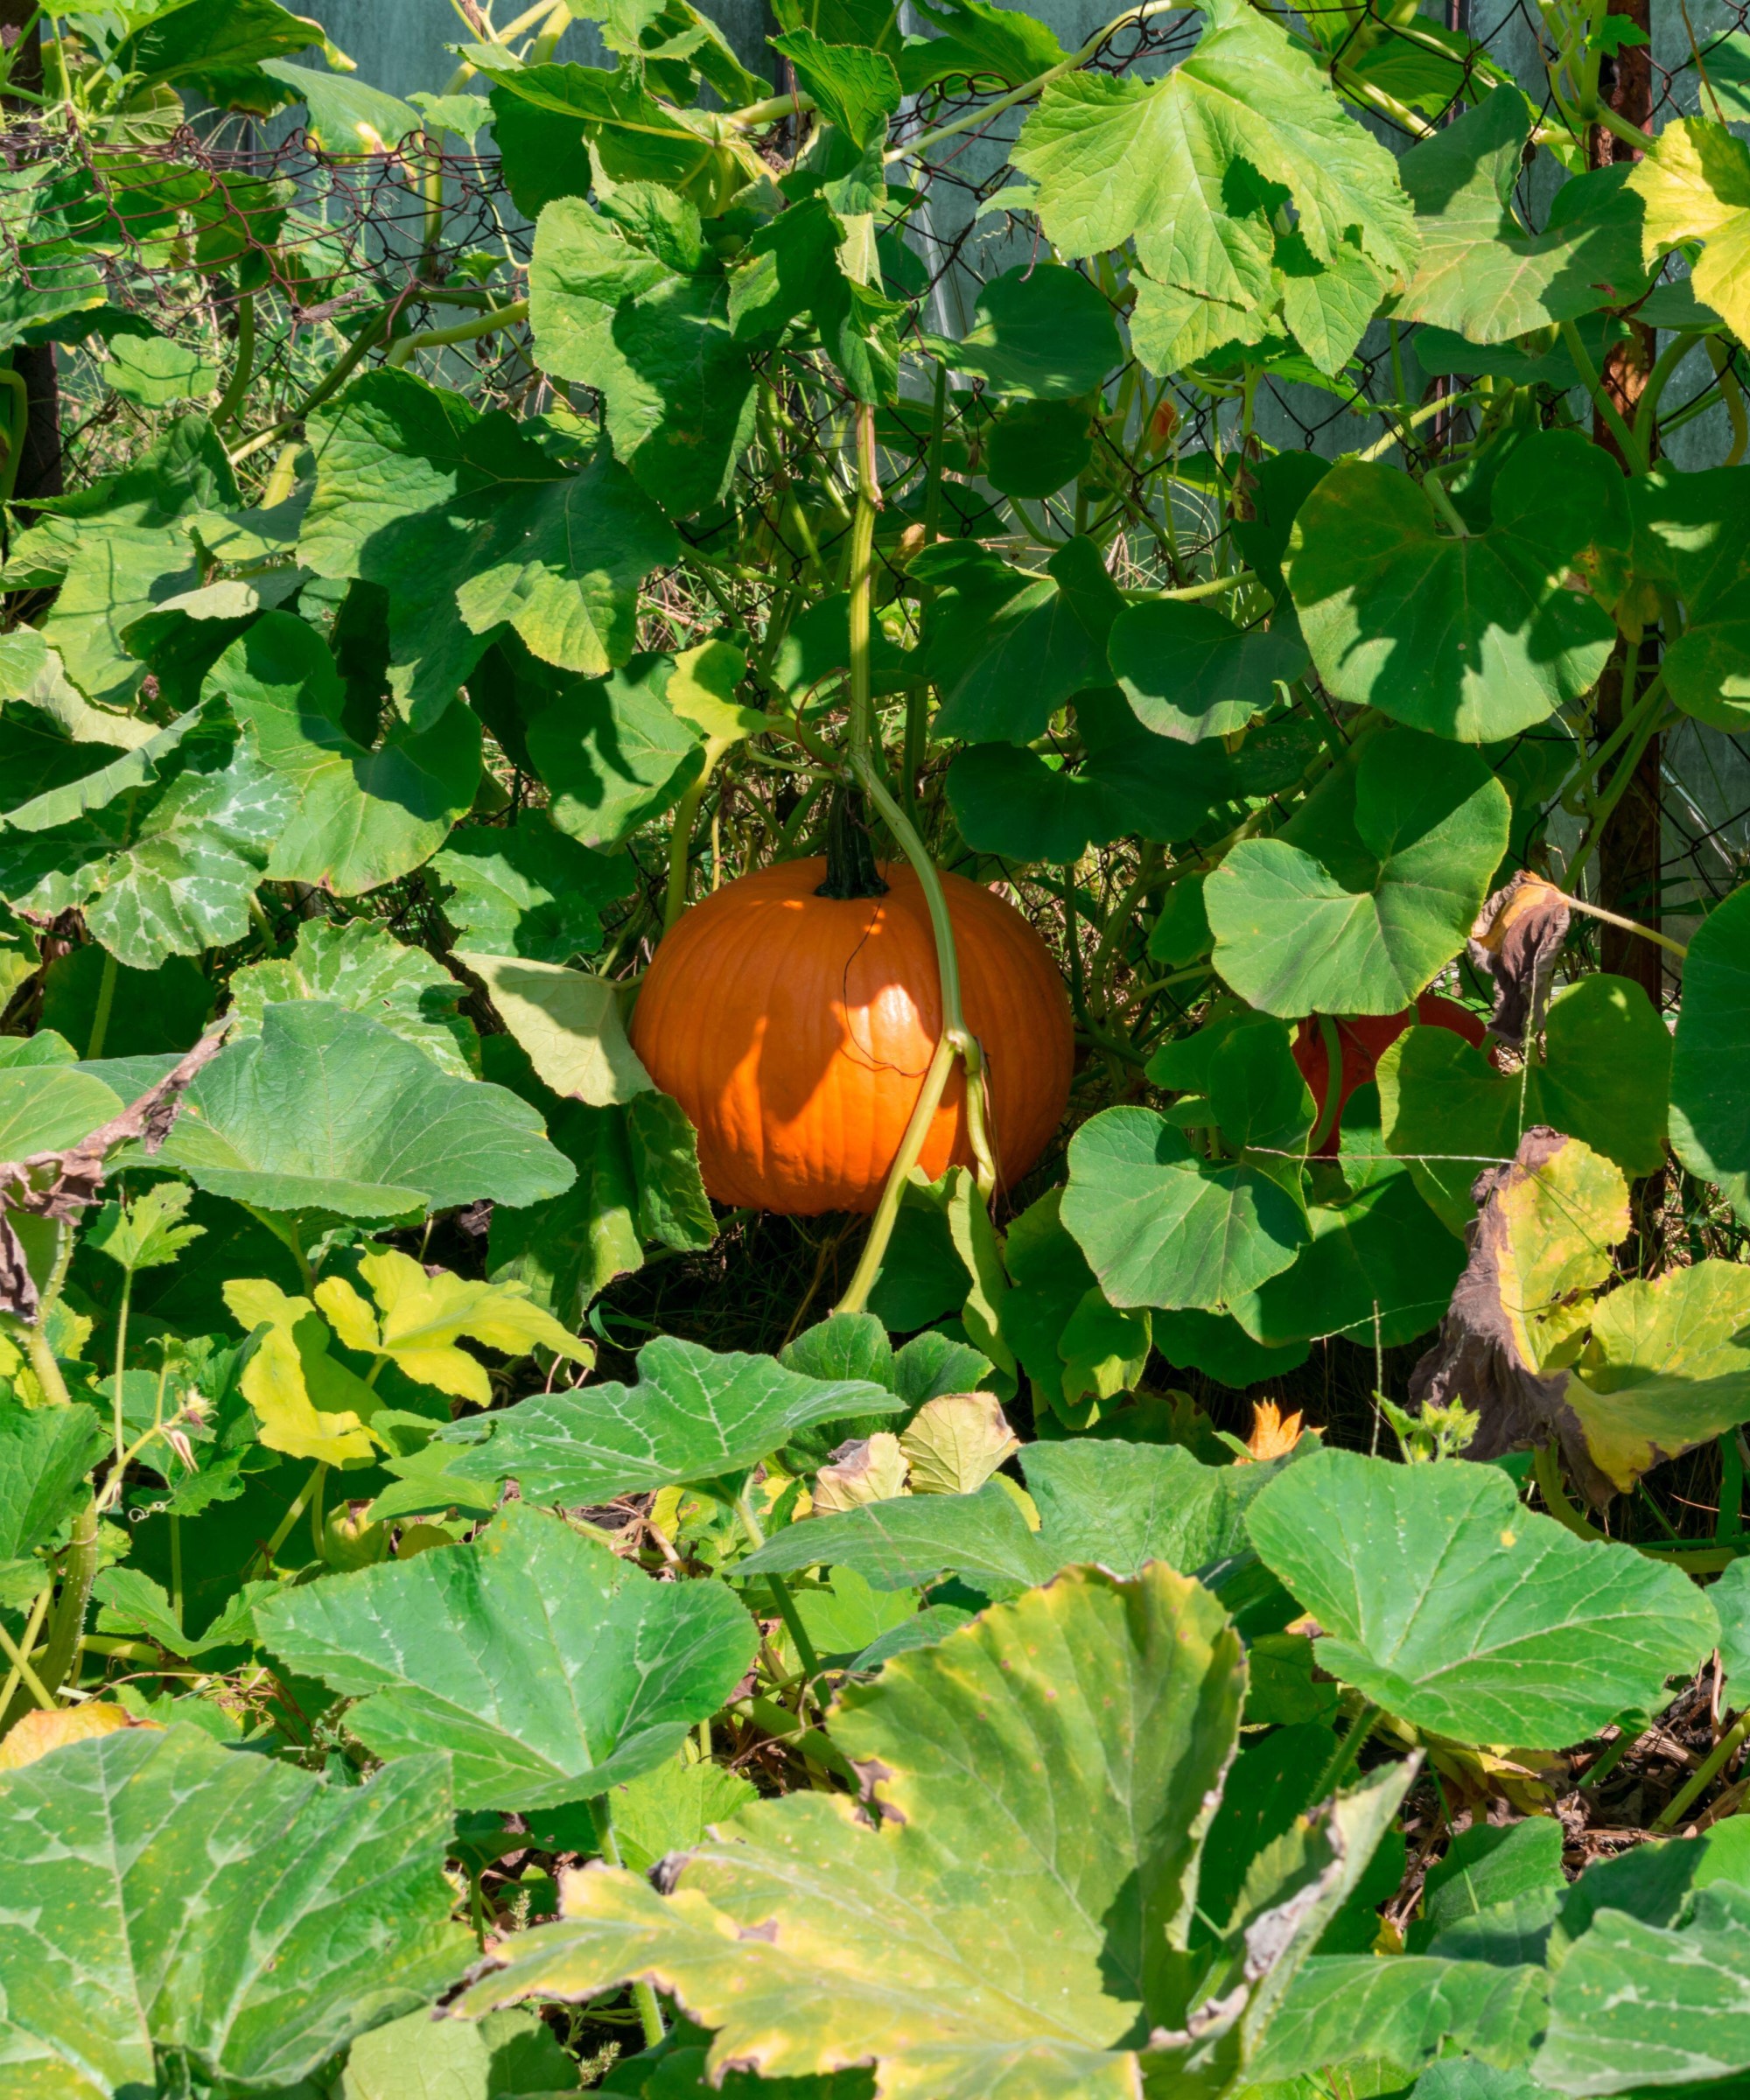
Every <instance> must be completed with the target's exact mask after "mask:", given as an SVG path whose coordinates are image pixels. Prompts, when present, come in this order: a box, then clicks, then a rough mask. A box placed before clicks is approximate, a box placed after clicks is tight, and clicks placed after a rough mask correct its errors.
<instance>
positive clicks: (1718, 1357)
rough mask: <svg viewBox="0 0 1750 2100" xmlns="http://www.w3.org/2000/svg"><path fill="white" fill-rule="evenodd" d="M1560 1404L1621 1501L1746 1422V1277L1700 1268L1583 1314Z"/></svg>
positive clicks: (1628, 1291) (1710, 1265)
mask: <svg viewBox="0 0 1750 2100" xmlns="http://www.w3.org/2000/svg"><path fill="white" fill-rule="evenodd" d="M1566 1399H1567V1404H1568V1405H1569V1407H1570V1408H1572V1410H1573V1411H1574V1413H1575V1414H1576V1415H1577V1416H1578V1417H1579V1423H1580V1428H1581V1430H1582V1431H1583V1432H1584V1433H1585V1436H1586V1448H1587V1449H1588V1450H1589V1451H1590V1452H1591V1453H1592V1456H1593V1461H1594V1462H1595V1463H1596V1465H1597V1466H1598V1467H1599V1468H1600V1471H1602V1472H1603V1473H1604V1474H1607V1476H1608V1477H1609V1479H1610V1480H1611V1481H1612V1482H1613V1484H1614V1486H1616V1487H1617V1488H1621V1490H1622V1491H1623V1492H1624V1493H1625V1494H1626V1493H1627V1492H1628V1489H1629V1488H1632V1487H1633V1486H1634V1485H1635V1481H1637V1480H1638V1479H1639V1478H1640V1476H1641V1475H1642V1474H1643V1473H1646V1472H1647V1471H1649V1469H1650V1468H1651V1467H1655V1466H1656V1465H1658V1464H1659V1463H1660V1461H1661V1460H1664V1459H1674V1458H1676V1457H1677V1456H1678V1454H1679V1453H1682V1452H1685V1451H1689V1450H1691V1448H1692V1447H1693V1446H1696V1445H1698V1444H1701V1443H1705V1442H1706V1441H1707V1440H1708V1439H1711V1438H1713V1437H1717V1436H1719V1434H1720V1433H1721V1432H1723V1431H1725V1430H1728V1429H1731V1428H1733V1427H1734V1426H1735V1425H1737V1424H1738V1423H1740V1422H1742V1421H1745V1420H1747V1419H1750V1269H1746V1268H1744V1267H1743V1266H1742V1265H1741V1264H1739V1263H1736V1262H1723V1261H1702V1262H1698V1263H1696V1264H1695V1265H1694V1266H1693V1267H1692V1268H1689V1269H1674V1270H1672V1271H1670V1272H1669V1274H1667V1275H1664V1276H1662V1277H1659V1278H1656V1279H1655V1280H1654V1281H1653V1282H1651V1283H1642V1282H1639V1281H1633V1282H1629V1283H1626V1284H1624V1285H1622V1286H1621V1289H1620V1290H1616V1291H1613V1292H1611V1294H1610V1295H1609V1297H1608V1298H1606V1299H1600V1301H1599V1303H1598V1305H1597V1306H1596V1307H1595V1308H1594V1309H1593V1318H1592V1339H1591V1340H1590V1341H1588V1342H1587V1344H1586V1351H1585V1354H1584V1355H1582V1356H1581V1358H1580V1361H1579V1367H1578V1370H1577V1373H1576V1376H1574V1377H1573V1378H1572V1379H1571V1380H1570V1381H1569V1383H1568V1390H1567V1394H1566Z"/></svg>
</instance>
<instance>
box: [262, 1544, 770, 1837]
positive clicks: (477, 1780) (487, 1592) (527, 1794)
mask: <svg viewBox="0 0 1750 2100" xmlns="http://www.w3.org/2000/svg"><path fill="white" fill-rule="evenodd" d="M255 1619H256V1624H257V1626H258V1628H259V1629H260V1632H261V1637H262V1641H263V1642H264V1643H265V1644H266V1645H267V1647H268V1648H269V1649H271V1650H272V1651H273V1653H274V1654H276V1655H277V1656H280V1657H281V1658H282V1659H283V1661H284V1662H285V1663H289V1664H290V1667H291V1668H292V1669H293V1670H297V1671H298V1672H299V1673H300V1674H301V1675H304V1676H306V1677H321V1678H322V1679H324V1680H325V1682H326V1683H327V1684H331V1685H332V1686H333V1688H334V1690H335V1691H339V1692H341V1693H344V1694H345V1695H346V1697H348V1698H353V1699H356V1700H358V1701H359V1702H360V1703H359V1704H358V1705H354V1706H353V1707H352V1708H351V1709H350V1710H349V1712H348V1715H347V1722H346V1725H347V1726H348V1728H350V1729H351V1730H352V1732H353V1733H354V1734H355V1735H357V1736H358V1737H359V1739H360V1741H362V1742H363V1743H364V1744H366V1746H367V1747H368V1748H369V1749H371V1750H372V1751H374V1753H375V1754H376V1755H377V1756H379V1757H383V1758H401V1757H407V1756H410V1755H413V1754H416V1753H418V1752H421V1751H425V1750H437V1749H444V1750H447V1751H449V1752H450V1753H451V1756H452V1757H453V1759H454V1761H455V1775H456V1777H455V1784H456V1799H457V1802H458V1805H460V1806H461V1807H463V1808H499V1809H509V1808H518V1809H531V1808H546V1807H553V1806H556V1805H558V1804H559V1803H563V1802H568V1801H579V1800H583V1799H585V1798H588V1797H590V1796H595V1795H598V1794H605V1793H606V1791H607V1789H609V1788H610V1787H611V1786H614V1785H617V1784H619V1783H620V1782H621V1781H623V1780H629V1779H635V1778H637V1777H638V1776H639V1775H641V1773H645V1772H650V1771H654V1770H655V1768H656V1767H657V1766H659V1765H661V1764H663V1763H665V1762H666V1761H668V1760H669V1758H671V1757H673V1756H674V1755H675V1754H676V1753H677V1752H678V1750H679V1749H680V1747H681V1743H682V1740H683V1737H684V1736H685V1734H686V1733H687V1731H688V1729H689V1728H690V1727H692V1726H696V1725H697V1723H698V1722H700V1721H702V1720H705V1719H709V1717H710V1716H711V1714H713V1713H715V1712H716V1711H717V1709H718V1707H719V1706H720V1705H722V1704H723V1702H724V1700H725V1699H726V1698H728V1697H729V1695H730V1693H731V1692H732V1691H733V1690H734V1689H735V1686H736V1684H738V1683H739V1680H740V1678H741V1677H742V1675H743V1674H744V1672H745V1671H746V1669H747V1666H748V1664H749V1663H751V1662H752V1661H753V1650H754V1648H755V1645H756V1642H757V1640H758V1633H757V1629H756V1628H755V1627H754V1624H753V1621H752V1620H751V1619H750V1618H749V1617H748V1615H747V1614H746V1612H745V1611H743V1610H742V1608H741V1607H740V1605H739V1603H738V1602H737V1601H736V1600H735V1599H734V1597H732V1595H731V1594H730V1593H729V1592H728V1591H727V1590H726V1589H724V1588H722V1587H721V1586H718V1585H716V1584H712V1583H692V1582H689V1583H662V1582H655V1581H653V1580H652V1579H650V1578H649V1577H648V1576H647V1575H645V1574H643V1573H641V1572H640V1571H639V1569H638V1568H637V1567H635V1566H634V1565H632V1564H630V1563H628V1562H627V1561H624V1560H620V1559H618V1558H616V1557H615V1556H614V1554H613V1552H612V1551H610V1549H609V1548H608V1547H607V1546H606V1545H603V1544H599V1543H598V1542H597V1541H596V1540H593V1539H589V1538H584V1537H581V1536H580V1535H579V1534H578V1533H577V1532H575V1531H573V1530H571V1529H570V1526H569V1525H568V1524H566V1523H563V1521H562V1520H561V1519H560V1518H558V1517H556V1516H546V1515H544V1514H542V1513H541V1512H539V1511H537V1510H535V1509H530V1508H528V1507H526V1506H523V1505H520V1504H513V1505H512V1506H511V1508H510V1509H507V1510H506V1511H505V1512H504V1513H503V1514H502V1515H501V1516H499V1517H497V1518H496V1519H495V1520H494V1521H493V1523H492V1524H491V1525H490V1526H489V1527H488V1529H487V1530H485V1531H484V1532H482V1533H481V1535H480V1537H479V1538H478V1539H477V1540H476V1541H475V1542H474V1544H472V1545H470V1546H452V1547H449V1548H440V1549H438V1550H437V1551H432V1552H429V1553H422V1554H420V1555H419V1556H417V1558H415V1559H413V1560H411V1561H409V1562H406V1563H402V1562H385V1563H383V1564H382V1565H381V1566H378V1567H374V1568H365V1569H362V1570H360V1572H358V1573H357V1574H353V1575H343V1576H339V1577H336V1578H331V1579H329V1580H328V1581H325V1582H320V1583H315V1584H311V1585H309V1586H305V1587H303V1588H300V1589H296V1590H287V1591H283V1592H282V1593H281V1594H280V1595H279V1596H278V1597H276V1599H274V1600H273V1601H272V1602H270V1603H268V1604H264V1605H261V1606H258V1607H256V1614H255Z"/></svg>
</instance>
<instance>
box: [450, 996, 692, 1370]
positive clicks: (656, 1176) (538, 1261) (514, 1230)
mask: <svg viewBox="0 0 1750 2100" xmlns="http://www.w3.org/2000/svg"><path fill="white" fill-rule="evenodd" d="M482 1048H483V1051H484V1053H485V1062H486V1070H487V1072H488V1073H489V1074H490V1075H492V1076H493V1078H494V1079H496V1080H498V1081H499V1082H500V1083H501V1084H503V1085H505V1086H507V1087H509V1088H510V1089H512V1090H513V1091H514V1092H516V1093H518V1094H520V1095H521V1096H522V1098H523V1099H524V1100H525V1101H527V1102H528V1103H530V1105H531V1106H533V1107H534V1108H535V1110H537V1111H538V1112H539V1113H540V1114H541V1115H542V1116H543V1117H545V1118H546V1121H547V1128H548V1133H549V1137H550V1138H551V1141H552V1143H553V1145H555V1147H556V1149H557V1150H558V1151H559V1152H562V1153H563V1155H564V1157H565V1158H566V1159H568V1160H570V1163H571V1165H572V1166H573V1167H574V1168H575V1169H576V1172H577V1180H575V1181H574V1182H573V1183H572V1185H571V1187H570V1188H568V1189H566V1190H565V1191H564V1193H563V1194H561V1195H558V1196H555V1197H552V1198H549V1200H548V1201H544V1202H540V1203H532V1204H529V1205H528V1206H527V1207H526V1208H522V1209H519V1210H511V1209H508V1208H504V1207H503V1206H500V1207H499V1208H496V1209H495V1210H494V1211H493V1221H492V1230H491V1235H490V1237H489V1238H488V1240H487V1243H486V1245H487V1257H488V1262H489V1267H490V1273H491V1275H492V1277H493V1281H494V1282H504V1281H516V1282H520V1283H524V1284H527V1285H528V1289H529V1291H530V1292H531V1294H532V1295H533V1297H534V1298H535V1301H536V1303H537V1304H539V1305H542V1306H545V1307H546V1309H547V1310H548V1311H549V1313H552V1314H553V1315H554V1316H555V1317H556V1319H557V1320H560V1321H561V1322H562V1323H563V1325H564V1326H566V1327H570V1328H573V1329H575V1328H577V1327H579V1326H580V1325H581V1324H582V1321H583V1317H584V1312H585V1310H586V1309H587V1307H588V1306H589V1305H590V1304H591V1300H592V1299H594V1298H595V1297H596V1296H597V1294H598V1292H600V1291H602V1290H603V1289H604V1288H605V1287H606V1285H608V1284H609V1283H611V1282H612V1281H613V1278H615V1277H616V1276H620V1275H623V1274H625V1273H627V1271H632V1270H635V1269H638V1268H640V1267H641V1266H642V1264H643V1261H644V1248H645V1244H646V1243H647V1242H649V1241H653V1240H655V1241H660V1242H661V1243H662V1245H663V1246H665V1247H672V1248H674V1249H676V1250H677V1251H678V1252H681V1253H688V1254H697V1253H699V1252H700V1251H702V1250H704V1248H707V1247H709V1246H710V1245H711V1242H712V1241H713V1240H714V1239H715V1238H716V1236H717V1219H716V1215H715V1213H714V1212H713V1211H712V1209H711V1199H710V1197H709V1196H707V1195H706V1194H705V1192H704V1183H703V1182H702V1181H701V1180H700V1179H699V1155H698V1138H697V1133H696V1132H695V1131H694V1130H693V1127H692V1125H691V1124H690V1123H689V1122H688V1121H687V1118H686V1115H685V1113H684V1111H683V1110H682V1109H681V1107H680V1104H679V1103H677V1102H675V1101H672V1100H670V1098H669V1096H668V1095H666V1094H659V1093H656V1092H655V1091H651V1092H648V1093H643V1094H635V1095H634V1096H633V1097H632V1098H631V1100H629V1101H628V1102H627V1103H626V1104H625V1105H624V1106H623V1107H620V1108H612V1109H592V1108H590V1107H588V1106H587V1105H586V1104H585V1103H583V1102H579V1101H565V1100H562V1099H561V1098H560V1097H559V1096H556V1095H555V1094H554V1093H552V1092H551V1091H550V1089H548V1088H546V1087H544V1086H542V1084H541V1082H539V1080H537V1079H536V1078H535V1075H534V1071H533V1068H531V1067H530V1066H529V1064H528V1059H527V1057H526V1055H525V1054H523V1053H522V1051H521V1047H520V1046H518V1045H517V1044H516V1043H515V1042H514V1040H513V1039H512V1038H511V1037H509V1036H507V1035H504V1036H496V1037H493V1038H492V1039H491V1040H489V1041H488V1042H486V1044H484V1045H483V1046H482Z"/></svg>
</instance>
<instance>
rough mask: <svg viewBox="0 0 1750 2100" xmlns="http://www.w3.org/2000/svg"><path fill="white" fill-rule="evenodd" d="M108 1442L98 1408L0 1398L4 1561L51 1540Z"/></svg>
mask: <svg viewBox="0 0 1750 2100" xmlns="http://www.w3.org/2000/svg"><path fill="white" fill-rule="evenodd" d="M104 1442H105V1438H104V1431H103V1425H102V1423H101V1422H100V1421H99V1420H98V1418H97V1411H96V1410H95V1408H90V1407H87V1406H85V1405H84V1404H82V1403H75V1404H73V1406H72V1407H25V1406H22V1405H21V1404H19V1403H18V1401H17V1400H15V1399H13V1398H12V1397H11V1396H10V1395H9V1396H8V1397H6V1398H5V1399H4V1400H0V1563H4V1562H7V1561H18V1560H27V1559H28V1558H30V1557H31V1554H33V1553H34V1552H35V1551H37V1549H38V1547H39V1546H44V1545H47V1544H49V1543H50V1542H51V1541H52V1538H53V1537H54V1534H55V1530H56V1529H57V1527H58V1526H59V1524H60V1523H62V1522H63V1520H64V1519H65V1518H66V1516H68V1515H69V1514H70V1513H71V1511H72V1509H73V1502H74V1500H75V1499H76V1498H77V1497H78V1496H79V1495H80V1494H81V1490H82V1488H83V1487H84V1483H85V1476H86V1474H87V1473H88V1471H89V1470H90V1468H91V1467H92V1466H93V1465H94V1464H95V1461H96V1459H97V1455H98V1453H100V1452H101V1451H102V1448H103V1446H104Z"/></svg>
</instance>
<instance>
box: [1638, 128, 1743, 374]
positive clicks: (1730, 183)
mask: <svg viewBox="0 0 1750 2100" xmlns="http://www.w3.org/2000/svg"><path fill="white" fill-rule="evenodd" d="M1628 186H1629V188H1630V189H1631V190H1634V191H1635V192H1637V193H1639V195H1640V197H1641V199H1642V202H1643V203H1644V204H1645V206H1646V207H1647V220H1646V230H1645V232H1644V234H1643V235H1642V240H1643V243H1644V246H1645V250H1646V258H1647V261H1648V262H1649V263H1650V262H1653V261H1655V260H1656V258H1657V257H1658V256H1659V255H1662V254H1663V252H1664V251H1665V250H1666V249H1667V248H1675V247H1677V245H1678V244H1679V243H1680V242H1687V241H1701V242H1705V243H1706V245H1705V248H1703V250H1702V253H1701V255H1700V258H1699V260H1698V262H1697V263H1696V265H1695V269H1694V270H1693V272H1692V273H1691V277H1690V285H1691V290H1693V291H1694V293H1695V295H1696V297H1698V299H1700V300H1701V301H1702V302H1703V303H1704V304H1705V305H1708V306H1711V307H1712V309H1713V310H1714V311H1715V312H1716V313H1718V314H1719V315H1720V316H1721V317H1722V318H1724V319H1726V321H1729V322H1730V323H1731V325H1732V326H1733V329H1735V330H1736V332H1738V333H1739V334H1740V335H1747V334H1750V148H1747V147H1746V145H1745V144H1744V142H1743V140H1742V139H1740V138H1734V137H1733V135H1732V133H1731V132H1730V131H1728V130H1726V126H1725V125H1724V124H1715V123H1707V122H1706V121H1705V119H1703V118H1701V117H1698V116H1691V117H1683V118H1680V119H1679V120H1678V121H1677V123H1673V124H1667V125H1666V127H1665V129H1664V130H1663V131H1662V132H1661V133H1660V134H1659V137H1658V138H1657V139H1656V141H1655V142H1654V144H1651V145H1650V146H1649V148H1648V150H1647V157H1646V158H1645V159H1644V160H1642V161H1641V162H1639V163H1638V164H1637V165H1636V166H1635V170H1634V172H1632V173H1631V174H1630V176H1629V177H1628Z"/></svg>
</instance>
